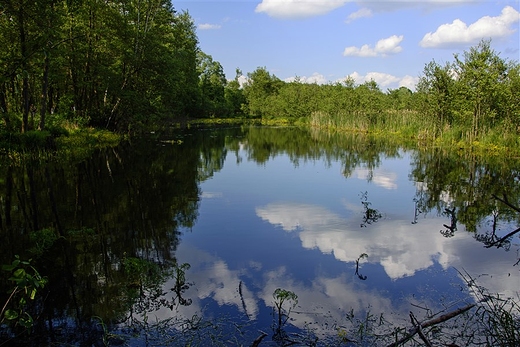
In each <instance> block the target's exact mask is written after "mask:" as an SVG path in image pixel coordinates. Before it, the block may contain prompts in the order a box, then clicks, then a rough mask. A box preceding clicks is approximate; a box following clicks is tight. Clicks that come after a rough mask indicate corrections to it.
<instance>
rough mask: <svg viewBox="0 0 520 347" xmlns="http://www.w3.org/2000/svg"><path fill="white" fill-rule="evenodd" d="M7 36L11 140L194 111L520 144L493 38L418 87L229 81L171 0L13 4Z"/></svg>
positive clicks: (517, 75)
mask: <svg viewBox="0 0 520 347" xmlns="http://www.w3.org/2000/svg"><path fill="white" fill-rule="evenodd" d="M0 44H1V45H2V47H4V49H2V50H0V114H1V122H0V143H2V144H3V146H4V147H5V146H6V144H7V145H8V143H7V142H9V141H13V138H16V136H18V137H20V136H22V137H24V136H25V137H30V138H36V140H35V141H36V142H37V143H38V141H40V142H41V143H42V144H48V143H49V141H48V139H49V138H55V137H58V136H60V135H64V134H67V133H68V132H70V131H73V130H74V129H78V128H79V129H81V128H87V127H88V128H96V129H108V130H111V131H116V132H119V133H130V134H134V133H139V132H140V131H142V130H149V129H150V128H161V127H165V126H168V125H171V124H173V123H175V122H177V121H178V120H186V119H194V118H203V119H204V118H219V119H220V118H226V119H227V118H246V119H256V120H261V121H263V122H275V123H278V124H298V125H305V126H314V127H320V128H326V129H330V130H334V131H345V130H347V131H361V132H373V133H385V134H394V135H398V136H400V137H403V138H408V139H409V138H414V139H416V140H419V141H437V142H439V141H440V142H444V143H449V144H458V145H462V144H463V143H466V144H474V143H484V144H486V145H487V146H491V145H493V146H497V145H498V146H502V147H507V148H518V147H519V145H520V143H519V140H518V139H519V136H518V135H519V133H520V129H519V127H518V124H520V65H519V63H518V62H517V61H508V60H506V59H502V58H501V57H500V53H498V52H495V51H494V50H493V48H492V43H491V41H490V40H482V41H481V42H480V43H479V44H478V45H476V46H475V47H471V48H470V49H469V50H467V51H465V52H464V53H463V54H462V55H457V54H455V55H454V59H453V61H452V62H448V63H445V64H444V65H441V64H439V63H437V62H435V61H431V62H429V63H427V64H426V65H425V67H424V71H423V73H422V75H421V76H420V79H419V83H418V84H417V86H416V90H415V91H412V90H410V89H408V88H406V87H400V88H398V89H389V90H386V91H384V90H382V89H381V87H380V86H379V85H378V84H377V83H376V82H375V81H373V80H372V81H368V82H365V83H362V84H356V82H355V81H354V80H353V79H352V78H350V77H347V78H346V79H345V80H343V81H341V82H329V83H328V84H320V85H319V84H308V83H303V82H302V81H301V80H299V79H298V78H296V79H295V80H293V81H290V82H288V81H283V80H281V79H279V78H278V77H276V76H275V75H273V74H271V73H270V72H269V71H268V70H267V68H266V67H258V68H257V69H256V70H255V71H253V72H249V73H247V74H246V75H247V80H246V82H245V83H244V84H241V83H240V82H239V77H241V76H242V71H241V70H240V69H239V68H237V69H236V76H235V78H234V79H233V80H227V78H226V75H225V74H224V71H223V68H222V65H221V64H220V63H219V62H218V61H215V60H213V58H212V57H211V55H209V54H207V53H205V52H203V51H202V50H201V49H200V47H199V44H198V39H197V34H196V27H195V25H194V21H193V19H192V18H191V17H190V14H189V13H188V12H181V13H179V12H177V11H176V10H175V8H174V7H173V6H172V5H171V3H170V1H169V0H147V1H130V0H110V1H103V2H100V1H96V0H66V1H63V0H41V1H37V2H35V1H27V0H23V1H15V0H7V1H3V2H2V4H0ZM26 142H30V141H26ZM51 142H52V141H51ZM22 143H23V141H22Z"/></svg>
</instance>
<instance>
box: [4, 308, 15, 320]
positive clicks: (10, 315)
mask: <svg viewBox="0 0 520 347" xmlns="http://www.w3.org/2000/svg"><path fill="white" fill-rule="evenodd" d="M4 317H5V319H7V320H13V319H16V318H18V312H16V311H15V310H11V309H9V310H7V311H5V313H4Z"/></svg>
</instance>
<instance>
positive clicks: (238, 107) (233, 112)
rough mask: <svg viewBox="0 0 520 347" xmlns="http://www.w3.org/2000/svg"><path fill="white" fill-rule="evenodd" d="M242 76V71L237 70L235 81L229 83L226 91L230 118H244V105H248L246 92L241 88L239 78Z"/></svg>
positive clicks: (225, 95)
mask: <svg viewBox="0 0 520 347" xmlns="http://www.w3.org/2000/svg"><path fill="white" fill-rule="evenodd" d="M241 76H242V71H241V70H240V69H238V68H237V69H236V74H235V79H234V80H232V81H228V82H227V84H226V87H225V90H224V97H225V99H226V104H227V109H228V112H229V115H230V116H234V117H237V116H242V115H243V111H242V105H244V104H245V103H246V98H245V97H244V91H243V89H242V87H241V86H240V81H239V78H240V77H241Z"/></svg>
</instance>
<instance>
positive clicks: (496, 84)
mask: <svg viewBox="0 0 520 347" xmlns="http://www.w3.org/2000/svg"><path fill="white" fill-rule="evenodd" d="M454 71H455V75H456V76H457V92H458V94H459V98H458V101H459V103H458V111H459V113H460V117H461V118H462V121H463V122H465V123H466V124H467V125H469V126H470V134H469V138H470V139H475V138H476V137H477V136H478V135H479V134H480V133H481V132H482V131H484V130H485V129H488V128H490V127H492V126H493V125H494V124H495V122H496V120H498V119H499V118H500V117H502V111H503V109H504V106H505V104H504V103H506V102H507V100H505V98H504V92H505V88H504V87H503V84H504V81H505V79H506V77H507V63H506V61H505V60H503V59H501V58H500V57H499V55H498V54H497V53H496V52H495V51H494V50H492V49H491V41H490V40H482V41H480V43H479V44H478V45H477V46H476V47H472V48H470V50H469V51H465V52H464V55H463V59H461V58H460V57H459V56H458V55H455V65H454ZM468 123H470V124H468Z"/></svg>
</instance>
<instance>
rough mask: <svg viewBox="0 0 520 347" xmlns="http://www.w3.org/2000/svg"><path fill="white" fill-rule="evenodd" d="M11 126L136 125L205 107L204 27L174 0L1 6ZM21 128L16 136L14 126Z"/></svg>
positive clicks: (0, 76) (1, 86)
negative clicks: (200, 63)
mask: <svg viewBox="0 0 520 347" xmlns="http://www.w3.org/2000/svg"><path fill="white" fill-rule="evenodd" d="M0 44H2V47H4V48H5V49H3V50H2V52H0V71H1V73H0V115H1V117H2V119H3V123H4V126H5V127H6V128H7V129H16V128H18V125H16V124H15V123H16V122H15V121H14V120H13V118H15V119H16V118H18V119H20V124H19V126H20V128H19V129H20V130H21V132H26V131H28V130H31V129H38V130H43V129H45V128H46V127H47V124H48V123H56V122H57V121H61V122H72V123H76V124H79V125H80V126H85V125H89V124H90V125H96V126H99V127H108V128H112V129H127V128H128V127H129V126H130V125H131V124H145V123H147V122H149V121H150V120H157V119H160V118H162V117H165V116H171V115H172V113H173V114H174V115H176V116H183V117H184V116H186V115H190V114H191V115H193V114H194V112H197V110H198V105H197V103H198V100H199V98H198V94H199V92H198V87H197V83H198V72H197V66H196V55H197V52H198V51H199V48H198V40H197V37H196V34H195V26H194V24H193V21H192V19H191V18H190V16H189V15H188V14H187V13H186V12H183V13H177V12H176V11H175V10H174V8H173V7H172V6H171V4H170V2H169V1H167V0H146V1H133V0H131V1H122V0H111V1H105V2H99V1H96V0H86V1H83V2H74V1H73V2H71V1H64V0H59V1H54V0H43V1H38V2H31V1H7V2H3V3H2V5H0ZM10 131H11V130H10Z"/></svg>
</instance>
